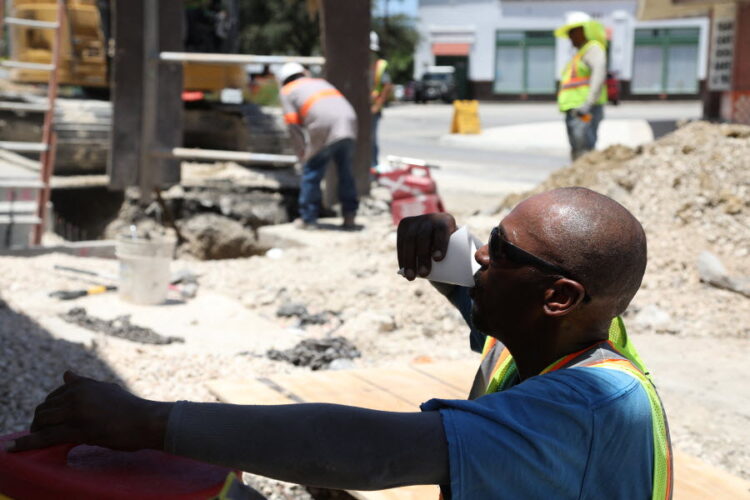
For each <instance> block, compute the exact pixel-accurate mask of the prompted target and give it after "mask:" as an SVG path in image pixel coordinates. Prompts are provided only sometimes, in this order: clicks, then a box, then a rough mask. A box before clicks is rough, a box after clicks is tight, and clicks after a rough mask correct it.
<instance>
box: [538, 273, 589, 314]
mask: <svg viewBox="0 0 750 500" xmlns="http://www.w3.org/2000/svg"><path fill="white" fill-rule="evenodd" d="M585 296H586V289H585V288H583V285H581V284H580V283H578V282H577V281H574V280H571V279H568V278H559V279H557V280H555V282H554V283H552V285H550V286H549V287H548V288H547V289H546V290H545V291H544V313H545V314H546V315H547V316H556V317H559V316H565V315H566V314H569V313H571V312H572V311H573V310H575V309H576V308H577V307H578V305H579V304H580V303H581V302H583V298H584V297H585Z"/></svg>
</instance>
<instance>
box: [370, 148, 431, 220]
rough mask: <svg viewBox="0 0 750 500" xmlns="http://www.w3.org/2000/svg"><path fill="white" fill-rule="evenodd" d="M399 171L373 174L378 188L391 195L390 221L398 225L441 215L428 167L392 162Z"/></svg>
mask: <svg viewBox="0 0 750 500" xmlns="http://www.w3.org/2000/svg"><path fill="white" fill-rule="evenodd" d="M391 161H392V163H398V164H400V166H401V168H397V169H396V170H391V171H388V172H379V171H377V170H375V171H373V173H374V174H375V176H376V179H377V181H378V184H380V185H381V186H385V187H387V188H388V189H389V190H390V191H391V198H392V201H391V217H392V218H393V224H394V225H398V223H399V221H400V220H401V219H403V218H404V217H411V216H414V215H422V214H430V213H435V212H445V208H444V207H443V201H442V200H441V199H440V196H439V195H438V194H437V184H435V180H434V179H433V178H432V175H431V174H430V168H431V167H429V166H427V165H425V164H424V163H423V162H417V161H415V160H406V159H402V160H394V159H391Z"/></svg>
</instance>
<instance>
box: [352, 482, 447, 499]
mask: <svg viewBox="0 0 750 500" xmlns="http://www.w3.org/2000/svg"><path fill="white" fill-rule="evenodd" d="M348 493H349V494H351V495H352V496H353V497H354V498H357V499H359V500H437V498H438V495H439V494H440V488H439V487H437V486H434V485H424V486H405V487H402V488H393V489H390V490H380V491H351V490H350V491H349V492H348Z"/></svg>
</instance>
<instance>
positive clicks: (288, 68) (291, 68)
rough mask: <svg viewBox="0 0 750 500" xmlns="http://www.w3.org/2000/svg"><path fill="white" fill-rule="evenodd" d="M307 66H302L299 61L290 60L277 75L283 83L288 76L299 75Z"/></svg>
mask: <svg viewBox="0 0 750 500" xmlns="http://www.w3.org/2000/svg"><path fill="white" fill-rule="evenodd" d="M304 72H305V67H304V66H302V65H301V64H300V63H297V62H288V63H286V64H284V65H283V66H282V67H281V69H280V70H279V72H278V73H277V74H276V77H277V78H278V79H279V81H280V82H281V83H284V82H285V81H286V79H287V78H289V77H290V76H294V75H297V74H299V73H304Z"/></svg>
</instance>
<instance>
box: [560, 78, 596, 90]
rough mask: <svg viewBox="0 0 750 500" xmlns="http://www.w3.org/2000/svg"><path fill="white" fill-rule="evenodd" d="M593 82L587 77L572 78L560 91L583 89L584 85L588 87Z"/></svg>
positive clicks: (562, 85) (561, 86)
mask: <svg viewBox="0 0 750 500" xmlns="http://www.w3.org/2000/svg"><path fill="white" fill-rule="evenodd" d="M590 82H591V78H589V77H587V76H579V77H576V78H571V79H570V80H568V81H567V82H565V83H563V84H561V85H560V89H561V90H562V89H573V88H576V87H581V86H583V85H588V84H589V83H590Z"/></svg>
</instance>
